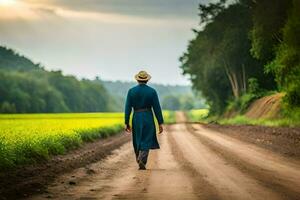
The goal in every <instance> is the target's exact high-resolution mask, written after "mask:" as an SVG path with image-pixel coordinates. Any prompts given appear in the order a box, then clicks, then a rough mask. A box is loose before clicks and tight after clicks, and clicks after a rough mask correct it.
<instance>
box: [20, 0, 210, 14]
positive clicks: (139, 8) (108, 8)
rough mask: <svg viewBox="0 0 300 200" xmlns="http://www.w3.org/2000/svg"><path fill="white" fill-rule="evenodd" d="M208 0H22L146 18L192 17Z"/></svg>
mask: <svg viewBox="0 0 300 200" xmlns="http://www.w3.org/2000/svg"><path fill="white" fill-rule="evenodd" d="M207 1H208V0H202V1H199V0H85V1H84V2H83V1H82V0H23V2H27V3H30V4H35V5H44V6H45V5H47V6H57V7H61V8H63V9H66V10H73V11H79V12H92V13H94V12H97V13H106V14H107V13H110V14H112V13H113V14H120V15H129V16H139V17H148V18H162V17H163V18H194V17H195V11H196V10H197V7H198V4H199V3H200V2H202V3H203V2H207Z"/></svg>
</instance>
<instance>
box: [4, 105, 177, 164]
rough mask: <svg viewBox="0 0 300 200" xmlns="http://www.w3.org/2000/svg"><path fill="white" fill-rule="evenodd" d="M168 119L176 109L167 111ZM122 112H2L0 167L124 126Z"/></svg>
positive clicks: (62, 150) (46, 154)
mask: <svg viewBox="0 0 300 200" xmlns="http://www.w3.org/2000/svg"><path fill="white" fill-rule="evenodd" d="M164 116H165V120H166V123H170V122H174V113H172V112H168V111H164ZM123 117H124V115H123V113H80V114H10V115H6V114H2V115H0V169H5V168H8V167H14V166H16V165H23V164H28V163H34V162H38V161H41V160H46V159H48V158H49V156H51V155H57V154H63V153H65V152H66V151H67V150H69V149H74V148H78V147H79V146H80V145H81V144H82V143H83V142H86V141H93V140H95V139H99V138H105V137H108V136H111V135H114V134H116V133H119V132H121V130H122V129H123V127H124V125H123Z"/></svg>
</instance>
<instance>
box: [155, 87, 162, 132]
mask: <svg viewBox="0 0 300 200" xmlns="http://www.w3.org/2000/svg"><path fill="white" fill-rule="evenodd" d="M153 110H154V114H155V117H156V119H157V122H158V124H159V133H162V132H163V127H162V124H163V123H164V118H163V115H162V111H161V107H160V103H159V99H158V95H157V93H156V91H155V92H154V98H153Z"/></svg>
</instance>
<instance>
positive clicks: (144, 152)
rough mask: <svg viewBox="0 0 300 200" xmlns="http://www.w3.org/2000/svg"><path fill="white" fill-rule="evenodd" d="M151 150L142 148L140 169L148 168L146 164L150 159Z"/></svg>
mask: <svg viewBox="0 0 300 200" xmlns="http://www.w3.org/2000/svg"><path fill="white" fill-rule="evenodd" d="M148 155H149V150H140V151H139V155H138V159H137V161H138V163H139V167H140V169H146V164H147V160H148Z"/></svg>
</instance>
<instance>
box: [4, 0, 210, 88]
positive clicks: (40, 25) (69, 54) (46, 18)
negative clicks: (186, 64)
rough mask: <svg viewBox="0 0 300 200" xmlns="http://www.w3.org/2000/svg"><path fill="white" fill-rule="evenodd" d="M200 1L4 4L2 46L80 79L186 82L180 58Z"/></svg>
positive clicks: (22, 0)
mask: <svg viewBox="0 0 300 200" xmlns="http://www.w3.org/2000/svg"><path fill="white" fill-rule="evenodd" d="M200 1H201V0H0V43H1V45H5V46H8V47H11V48H13V49H15V50H17V51H19V52H20V53H22V54H24V55H26V56H28V57H29V58H31V59H33V60H34V61H35V62H41V63H42V64H43V65H44V66H45V67H46V69H61V70H62V71H63V72H64V74H72V75H76V76H77V77H79V78H82V77H85V78H91V79H92V78H94V77H95V76H99V77H100V78H102V79H105V80H132V79H133V76H134V74H135V73H136V72H137V71H139V70H142V69H144V70H147V71H149V73H150V74H151V75H152V77H153V79H152V81H153V82H156V83H169V84H187V83H189V82H188V80H187V78H185V77H183V76H182V75H181V70H180V68H179V65H180V63H179V61H178V58H179V57H180V56H181V55H182V53H183V52H184V51H185V49H186V45H187V43H188V40H190V39H191V38H193V33H192V31H191V28H194V27H196V26H197V24H198V21H199V20H198V16H197V13H198V10H197V8H198V4H199V2H200ZM203 1H205V0H203Z"/></svg>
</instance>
